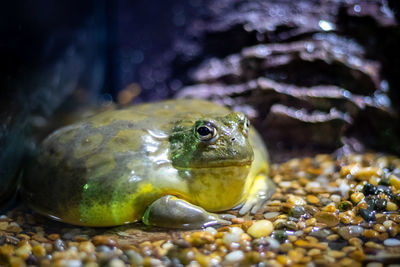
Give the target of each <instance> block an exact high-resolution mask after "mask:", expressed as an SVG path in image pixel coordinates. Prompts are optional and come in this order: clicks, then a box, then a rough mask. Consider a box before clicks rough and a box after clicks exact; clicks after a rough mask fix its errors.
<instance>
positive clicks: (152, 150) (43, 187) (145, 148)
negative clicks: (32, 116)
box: [21, 99, 274, 228]
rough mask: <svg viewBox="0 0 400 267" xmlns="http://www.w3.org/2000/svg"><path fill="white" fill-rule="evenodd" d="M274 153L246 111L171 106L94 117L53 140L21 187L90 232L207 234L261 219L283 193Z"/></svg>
mask: <svg viewBox="0 0 400 267" xmlns="http://www.w3.org/2000/svg"><path fill="white" fill-rule="evenodd" d="M268 169H269V165H268V154H267V150H266V148H265V145H264V143H263V141H262V139H261V137H260V136H259V134H258V133H257V132H256V130H255V129H254V128H253V127H252V126H250V124H249V120H248V119H247V118H246V117H245V116H244V114H242V113H240V112H232V111H231V110H229V109H228V108H226V107H223V106H220V105H217V104H215V103H212V102H209V101H205V100H194V99H193V100H189V99H181V100H166V101H161V102H157V103H147V104H140V105H136V106H131V107H129V108H124V109H116V110H111V111H105V112H102V113H99V114H96V115H94V116H92V117H89V118H85V119H83V120H81V121H79V122H76V123H74V124H72V125H68V126H64V127H63V128H60V129H58V130H56V131H55V132H53V133H52V134H50V135H49V136H48V137H47V138H45V140H44V141H43V142H42V144H41V145H40V146H39V148H38V152H37V153H36V155H35V157H34V160H33V161H32V163H31V164H30V166H29V167H28V168H27V169H26V171H25V173H24V175H23V178H22V183H21V194H22V197H23V199H24V200H25V202H26V203H27V204H28V205H29V206H30V207H31V208H32V209H33V210H35V211H36V212H38V213H40V214H43V215H45V216H48V217H50V218H52V219H55V220H58V221H61V222H65V223H69V224H74V225H81V226H93V227H104V226H117V225H122V224H127V223H132V222H135V221H139V220H142V221H143V223H145V224H147V225H154V226H160V227H169V228H199V227H206V226H209V225H215V224H221V225H224V224H229V223H230V221H229V219H230V218H229V216H227V214H217V213H215V212H221V211H226V210H229V209H232V208H235V207H238V208H240V214H245V213H247V212H249V211H251V212H255V211H257V209H258V208H259V207H260V206H261V204H262V203H263V202H264V201H265V200H266V199H267V198H268V197H269V196H270V195H271V193H272V192H273V190H274V185H273V183H272V182H271V181H270V180H269V178H268Z"/></svg>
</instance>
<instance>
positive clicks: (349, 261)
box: [339, 258, 361, 267]
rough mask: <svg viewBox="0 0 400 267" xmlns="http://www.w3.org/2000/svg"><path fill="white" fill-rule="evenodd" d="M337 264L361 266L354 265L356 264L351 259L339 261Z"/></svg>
mask: <svg viewBox="0 0 400 267" xmlns="http://www.w3.org/2000/svg"><path fill="white" fill-rule="evenodd" d="M339 264H340V266H351V267H357V266H361V264H360V263H356V262H354V260H353V259H350V258H343V259H341V260H340V262H339Z"/></svg>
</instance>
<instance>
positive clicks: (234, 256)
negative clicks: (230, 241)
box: [225, 250, 244, 262]
mask: <svg viewBox="0 0 400 267" xmlns="http://www.w3.org/2000/svg"><path fill="white" fill-rule="evenodd" d="M243 258H244V254H243V252H242V251H241V250H236V251H232V252H231V253H228V254H226V256H225V260H227V261H229V262H238V261H241V260H242V259H243Z"/></svg>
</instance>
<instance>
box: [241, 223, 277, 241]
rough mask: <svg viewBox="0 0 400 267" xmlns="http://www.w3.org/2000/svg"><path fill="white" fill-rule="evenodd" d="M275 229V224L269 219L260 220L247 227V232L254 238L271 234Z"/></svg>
mask: <svg viewBox="0 0 400 267" xmlns="http://www.w3.org/2000/svg"><path fill="white" fill-rule="evenodd" d="M273 230H274V226H273V224H272V223H271V222H270V221H268V220H259V221H256V222H255V223H253V225H252V226H250V227H249V229H247V233H248V234H249V235H251V236H252V237H254V238H259V237H263V236H269V235H270V234H271V233H272V231H273Z"/></svg>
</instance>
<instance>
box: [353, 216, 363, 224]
mask: <svg viewBox="0 0 400 267" xmlns="http://www.w3.org/2000/svg"><path fill="white" fill-rule="evenodd" d="M363 222H364V219H363V218H362V217H361V216H355V217H354V218H353V220H351V224H353V225H359V224H361V223H363Z"/></svg>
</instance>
